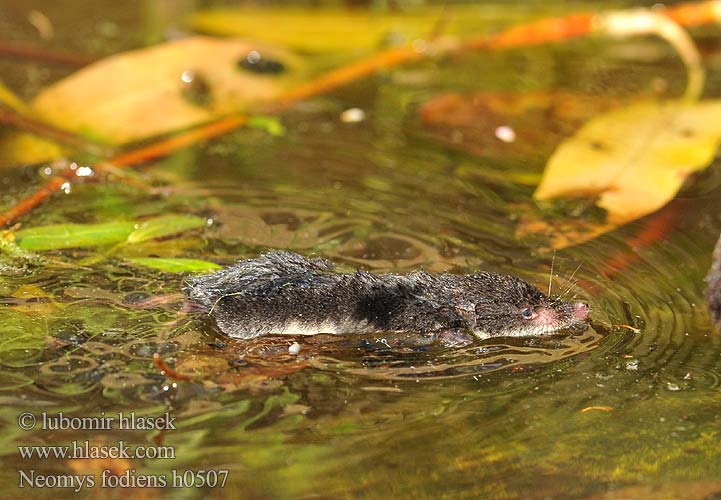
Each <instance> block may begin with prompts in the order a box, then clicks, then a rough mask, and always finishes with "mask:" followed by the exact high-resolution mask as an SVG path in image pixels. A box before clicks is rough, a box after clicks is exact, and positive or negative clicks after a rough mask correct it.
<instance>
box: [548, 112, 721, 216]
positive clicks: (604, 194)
mask: <svg viewBox="0 0 721 500" xmlns="http://www.w3.org/2000/svg"><path fill="white" fill-rule="evenodd" d="M719 142H721V100H709V101H701V102H695V103H694V102H686V101H670V102H661V103H658V102H642V103H638V104H634V105H632V106H629V107H626V108H622V109H617V110H614V111H611V112H608V113H605V114H603V115H600V116H598V117H596V118H594V119H592V120H591V121H589V122H588V123H586V124H585V125H584V126H583V127H582V128H581V129H580V130H579V131H578V132H577V133H576V134H575V135H574V136H573V137H571V138H570V139H567V140H565V141H564V142H563V143H561V145H560V146H559V147H558V148H557V149H556V151H555V152H554V153H553V155H552V156H551V158H550V159H549V161H548V164H547V165H546V170H545V172H544V175H543V179H542V180H541V184H540V185H539V186H538V188H537V190H536V192H535V194H534V197H535V198H536V199H538V200H548V199H551V198H557V197H564V196H568V197H570V196H583V195H598V196H599V198H598V200H597V202H596V203H597V205H598V206H599V207H601V208H604V209H605V210H606V211H607V212H608V216H607V217H608V222H609V223H610V224H612V225H616V226H617V225H621V224H624V223H627V222H629V221H631V220H634V219H637V218H639V217H642V216H644V215H647V214H649V213H652V212H654V211H656V210H658V209H659V208H661V207H662V206H664V205H665V204H666V203H668V202H669V201H670V200H671V199H673V197H674V196H675V195H676V193H677V192H678V190H679V189H680V188H681V186H682V185H683V182H684V180H685V179H686V177H687V176H688V175H689V174H691V173H693V172H695V171H697V170H700V169H703V168H705V167H706V166H708V165H709V163H711V161H712V160H713V158H714V155H715V153H716V150H717V148H718V145H719Z"/></svg>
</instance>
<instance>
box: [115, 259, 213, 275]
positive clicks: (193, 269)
mask: <svg viewBox="0 0 721 500" xmlns="http://www.w3.org/2000/svg"><path fill="white" fill-rule="evenodd" d="M126 260H127V261H128V262H132V263H133V264H138V265H140V266H145V267H150V268H152V269H158V270H159V271H165V272H167V273H185V272H190V273H204V272H211V271H217V270H218V269H222V268H221V266H219V265H218V264H216V263H214V262H208V261H206V260H200V259H180V258H177V259H164V258H160V257H138V258H133V259H126Z"/></svg>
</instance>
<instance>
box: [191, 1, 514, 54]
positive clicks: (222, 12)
mask: <svg viewBox="0 0 721 500" xmlns="http://www.w3.org/2000/svg"><path fill="white" fill-rule="evenodd" d="M507 20H508V18H506V21H507ZM489 21H492V20H491V19H489V13H488V12H487V11H486V10H484V9H483V8H482V7H479V6H474V5H471V6H453V8H449V9H445V10H444V9H443V8H441V7H430V8H419V9H413V10H412V11H410V12H404V13H388V12H380V13H379V12H374V11H368V10H362V9H358V10H351V9H344V10H343V9H328V8H322V9H308V8H302V9H298V8H287V7H283V8H277V9H274V8H267V7H263V8H257V7H255V8H254V7H242V8H218V9H212V10H205V11H200V12H197V13H195V14H193V16H192V17H191V18H190V24H191V26H192V27H193V29H195V30H198V31H201V32H204V33H212V34H216V35H225V36H241V37H248V38H252V39H254V40H263V41H266V42H270V43H276V44H279V45H282V46H285V47H293V48H294V49H298V50H302V51H308V52H341V51H353V52H355V51H372V50H377V49H378V48H379V47H381V46H382V45H383V44H384V43H410V42H412V41H414V40H416V39H419V38H420V39H426V38H428V37H429V36H431V35H432V34H434V32H435V31H436V28H437V27H438V26H441V27H442V34H444V35H445V34H448V33H453V34H458V33H459V32H461V31H465V32H470V31H471V30H476V31H478V30H481V29H482V27H483V26H484V25H485V26H486V27H487V26H488V25H490V24H491V23H490V22H489ZM268 26H273V29H272V30H269V29H268Z"/></svg>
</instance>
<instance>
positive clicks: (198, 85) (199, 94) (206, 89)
mask: <svg viewBox="0 0 721 500" xmlns="http://www.w3.org/2000/svg"><path fill="white" fill-rule="evenodd" d="M180 81H181V82H182V85H183V87H182V89H181V91H180V95H181V96H183V99H185V100H186V101H188V102H189V103H191V104H194V105H196V106H201V107H208V106H210V104H211V102H212V97H213V95H212V91H211V89H210V85H208V82H207V81H206V80H205V79H204V78H203V76H202V75H201V74H200V73H196V72H195V71H184V72H183V74H182V75H181V77H180Z"/></svg>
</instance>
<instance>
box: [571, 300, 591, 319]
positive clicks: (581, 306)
mask: <svg viewBox="0 0 721 500" xmlns="http://www.w3.org/2000/svg"><path fill="white" fill-rule="evenodd" d="M573 315H574V316H575V317H576V319H586V318H588V304H586V303H585V302H576V303H575V304H573Z"/></svg>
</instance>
